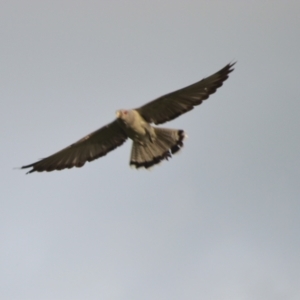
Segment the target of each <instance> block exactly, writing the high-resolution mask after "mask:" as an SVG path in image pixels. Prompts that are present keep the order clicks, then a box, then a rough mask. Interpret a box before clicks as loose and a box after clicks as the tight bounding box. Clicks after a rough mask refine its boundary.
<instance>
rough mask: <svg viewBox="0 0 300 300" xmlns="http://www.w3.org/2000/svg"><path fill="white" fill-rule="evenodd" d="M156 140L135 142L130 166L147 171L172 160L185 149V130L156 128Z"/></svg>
mask: <svg viewBox="0 0 300 300" xmlns="http://www.w3.org/2000/svg"><path fill="white" fill-rule="evenodd" d="M154 130H155V135H156V137H155V139H154V140H153V141H148V142H147V143H144V144H140V143H138V142H133V144H132V150H131V158H130V165H131V166H133V167H135V168H141V167H144V168H146V169H148V168H150V167H152V166H154V165H156V164H158V163H159V162H161V161H162V160H164V159H166V160H168V158H170V157H171V156H172V155H171V154H174V153H176V152H177V151H179V150H180V148H182V147H183V140H184V137H185V133H184V131H183V130H176V129H166V128H158V127H154Z"/></svg>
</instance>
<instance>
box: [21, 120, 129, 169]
mask: <svg viewBox="0 0 300 300" xmlns="http://www.w3.org/2000/svg"><path fill="white" fill-rule="evenodd" d="M126 139H127V135H126V133H125V132H124V131H123V130H122V128H121V126H120V125H119V122H118V120H115V121H113V122H111V123H110V124H108V125H106V126H104V127H102V128H100V129H98V130H96V131H94V132H92V133H90V134H88V135H87V136H85V137H84V138H82V139H81V140H79V141H78V142H76V143H74V144H72V145H70V146H69V147H67V148H65V149H63V150H61V151H59V152H57V153H55V154H53V155H51V156H49V157H46V158H44V159H42V160H40V161H38V162H35V163H33V164H30V165H27V166H23V167H22V169H25V168H32V169H31V170H30V171H29V172H28V173H32V172H35V171H37V172H42V171H47V172H50V171H54V170H62V169H66V168H68V169H70V168H73V167H78V168H79V167H82V166H83V165H84V164H85V163H86V162H87V161H92V160H94V159H97V158H99V157H101V156H104V155H106V154H107V153H108V152H110V151H112V150H114V149H115V148H117V147H118V146H121V145H122V144H123V143H124V142H125V141H126ZM28 173H27V174H28Z"/></svg>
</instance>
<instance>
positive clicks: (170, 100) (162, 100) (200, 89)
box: [135, 63, 235, 125]
mask: <svg viewBox="0 0 300 300" xmlns="http://www.w3.org/2000/svg"><path fill="white" fill-rule="evenodd" d="M234 64H235V63H231V64H228V65H227V66H225V67H224V68H223V69H221V70H220V71H218V72H217V73H215V74H213V75H211V76H209V77H206V78H204V79H202V80H200V81H198V82H196V83H194V84H192V85H189V86H187V87H185V88H183V89H180V90H177V91H175V92H172V93H169V94H166V95H164V96H161V97H159V98H157V99H155V100H153V101H151V102H149V103H147V104H145V105H143V106H142V107H139V108H136V109H135V110H136V111H138V113H139V114H140V115H141V116H142V117H143V118H144V119H145V120H146V121H147V122H149V123H154V124H156V125H158V124H162V123H165V122H167V121H170V120H173V119H175V118H177V117H178V116H180V115H182V114H184V113H186V112H188V111H190V110H191V109H193V108H194V106H196V105H199V104H201V103H202V101H203V100H206V99H207V98H208V97H209V96H210V95H211V94H213V93H215V92H216V90H217V89H218V88H219V87H220V86H222V85H223V82H224V81H225V80H226V79H227V78H228V75H229V73H231V72H232V71H233V66H234Z"/></svg>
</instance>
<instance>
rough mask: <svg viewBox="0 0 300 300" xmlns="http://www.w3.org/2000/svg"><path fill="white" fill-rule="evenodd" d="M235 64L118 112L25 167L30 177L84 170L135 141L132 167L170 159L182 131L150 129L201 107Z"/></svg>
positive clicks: (182, 135) (178, 146) (182, 136)
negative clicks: (78, 138)
mask: <svg viewBox="0 0 300 300" xmlns="http://www.w3.org/2000/svg"><path fill="white" fill-rule="evenodd" d="M234 64H235V63H231V64H228V65H226V66H225V67H224V68H223V69H221V70H220V71H218V72H217V73H215V74H213V75H211V76H209V77H207V78H204V79H202V80H200V81H198V82H196V83H194V84H192V85H189V86H187V87H185V88H182V89H180V90H177V91H175V92H172V93H169V94H166V95H164V96H161V97H159V98H157V99H155V100H153V101H151V102H149V103H147V104H145V105H143V106H141V107H139V108H136V109H132V110H124V109H123V110H118V111H117V113H116V116H117V118H116V119H115V120H114V121H113V122H111V123H110V124H107V125H106V126H104V127H102V128H100V129H98V130H96V131H94V132H92V133H90V134H88V135H87V136H85V137H84V138H82V139H81V140H79V141H78V142H76V143H74V144H72V145H70V146H69V147H67V148H64V149H63V150H61V151H59V152H57V153H55V154H53V155H50V156H48V157H46V158H44V159H41V160H40V161H37V162H35V163H32V164H30V165H26V166H23V167H22V169H25V168H32V169H31V170H30V171H29V172H28V173H32V172H35V171H37V172H42V171H47V172H50V171H54V170H62V169H66V168H68V169H69V168H73V167H82V166H83V165H84V164H85V163H86V162H87V161H92V160H94V159H97V158H99V157H101V156H104V155H106V154H107V153H108V152H110V151H112V150H114V149H115V148H117V147H118V146H121V145H122V144H123V143H124V142H125V141H126V139H127V138H130V139H132V141H133V145H132V150H131V158H130V165H132V166H134V167H136V168H140V167H144V168H149V167H152V166H154V165H156V164H158V163H159V162H161V161H162V160H164V159H166V160H167V159H168V158H169V157H171V154H174V153H175V152H177V151H178V150H179V149H180V148H181V147H182V146H183V139H184V137H185V133H184V131H183V130H176V129H166V128H160V127H153V126H151V124H152V123H154V124H156V125H158V124H162V123H165V122H167V121H170V120H173V119H175V118H177V117H178V116H180V115H182V114H183V113H185V112H188V111H190V110H191V109H193V108H194V106H196V105H199V104H201V103H202V101H203V100H206V99H207V98H208V97H209V96H210V95H211V94H213V93H214V92H216V90H217V89H218V88H219V87H220V86H222V85H223V82H224V81H225V80H226V79H227V78H228V75H229V73H231V72H232V71H233V70H234V69H233V66H234Z"/></svg>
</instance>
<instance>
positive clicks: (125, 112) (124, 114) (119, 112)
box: [116, 109, 129, 121]
mask: <svg viewBox="0 0 300 300" xmlns="http://www.w3.org/2000/svg"><path fill="white" fill-rule="evenodd" d="M128 115H129V111H128V110H126V109H120V110H117V111H116V117H117V118H118V119H121V120H123V121H124V120H126V118H128Z"/></svg>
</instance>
